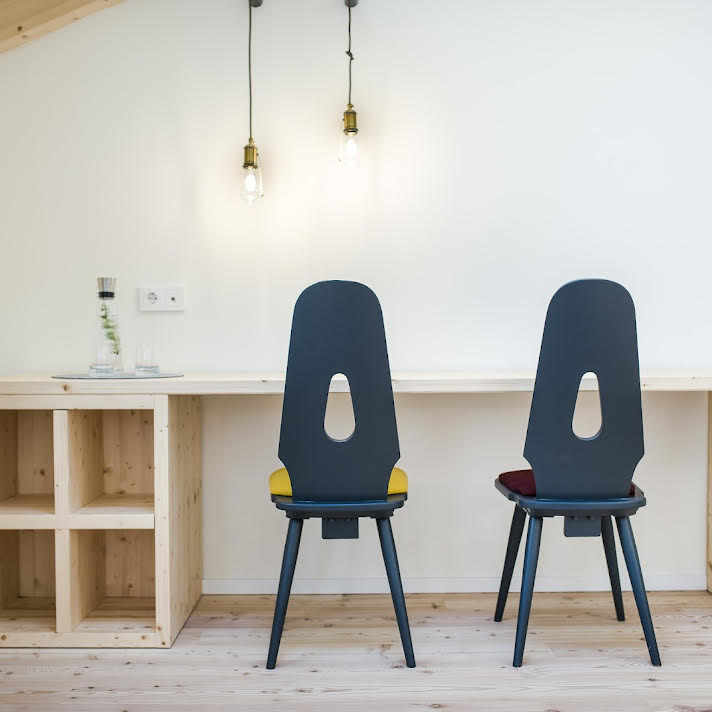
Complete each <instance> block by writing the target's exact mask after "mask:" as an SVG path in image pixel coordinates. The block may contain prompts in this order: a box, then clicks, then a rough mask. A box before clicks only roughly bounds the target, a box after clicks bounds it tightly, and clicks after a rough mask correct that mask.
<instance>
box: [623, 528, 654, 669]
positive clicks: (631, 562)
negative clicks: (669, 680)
mask: <svg viewBox="0 0 712 712" xmlns="http://www.w3.org/2000/svg"><path fill="white" fill-rule="evenodd" d="M616 523H617V524H618V536H620V538H621V547H622V549H623V556H625V563H626V566H627V567H628V576H629V577H630V583H631V586H632V587H633V595H634V596H635V604H636V605H637V606H638V615H639V616H640V622H641V623H642V624H643V633H645V642H646V643H647V645H648V652H649V653H650V662H651V663H652V664H653V665H656V666H660V665H661V662H660V653H659V652H658V642H657V640H656V639H655V629H654V628H653V619H652V616H651V615H650V606H649V605H648V595H647V594H646V592H645V583H643V572H642V570H641V568H640V559H639V558H638V549H637V548H636V546H635V539H634V537H633V527H632V526H631V524H630V518H629V517H616Z"/></svg>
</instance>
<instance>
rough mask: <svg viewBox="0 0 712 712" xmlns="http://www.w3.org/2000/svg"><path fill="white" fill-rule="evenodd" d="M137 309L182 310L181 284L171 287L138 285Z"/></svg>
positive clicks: (183, 302)
mask: <svg viewBox="0 0 712 712" xmlns="http://www.w3.org/2000/svg"><path fill="white" fill-rule="evenodd" d="M138 309H139V311H183V310H184V309H185V290H184V288H183V285H182V284H179V285H174V286H172V287H140V288H139V290H138Z"/></svg>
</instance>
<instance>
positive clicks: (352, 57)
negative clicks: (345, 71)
mask: <svg viewBox="0 0 712 712" xmlns="http://www.w3.org/2000/svg"><path fill="white" fill-rule="evenodd" d="M348 7H349V48H348V49H347V50H346V54H347V55H348V57H349V102H348V103H349V104H351V63H352V62H353V61H354V55H353V52H352V51H351V5H349V6H348Z"/></svg>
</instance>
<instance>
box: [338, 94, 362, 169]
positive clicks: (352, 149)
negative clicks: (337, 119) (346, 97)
mask: <svg viewBox="0 0 712 712" xmlns="http://www.w3.org/2000/svg"><path fill="white" fill-rule="evenodd" d="M357 137H358V125H357V123H356V112H355V111H354V107H353V104H351V102H349V103H348V104H347V106H346V111H344V127H343V129H342V131H341V144H340V146H339V161H341V163H343V164H344V165H345V166H353V165H354V164H355V163H356V158H357V157H358V138H357Z"/></svg>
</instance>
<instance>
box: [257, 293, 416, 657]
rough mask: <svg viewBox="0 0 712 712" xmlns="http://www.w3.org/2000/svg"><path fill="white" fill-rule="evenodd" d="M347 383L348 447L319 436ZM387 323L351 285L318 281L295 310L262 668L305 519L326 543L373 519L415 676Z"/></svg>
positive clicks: (274, 478)
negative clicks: (397, 528)
mask: <svg viewBox="0 0 712 712" xmlns="http://www.w3.org/2000/svg"><path fill="white" fill-rule="evenodd" d="M338 373H341V374H344V375H345V376H346V377H347V379H348V381H349V386H350V390H351V400H352V404H353V411H354V424H355V427H354V432H353V433H352V434H351V436H350V437H348V438H346V439H345V440H335V439H333V438H331V437H330V436H329V435H328V434H327V433H326V430H325V428H324V417H325V413H326V405H327V398H328V395H329V385H330V383H331V379H332V377H333V376H334V375H336V374H338ZM399 457H400V450H399V447H398V430H397V428H396V414H395V408H394V406H393V390H392V386H391V374H390V368H389V365H388V351H387V349H386V334H385V330H384V327H383V315H382V314H381V306H380V304H379V303H378V299H377V297H376V295H375V294H374V293H373V292H372V291H371V290H370V289H369V288H368V287H366V286H364V285H363V284H359V283H357V282H342V281H331V282H319V283H317V284H314V285H312V286H311V287H308V288H307V289H305V290H304V292H302V294H301V296H300V297H299V299H298V300H297V303H296V306H295V307H294V317H293V320H292V336H291V340H290V344H289V360H288V363H287V380H286V383H285V388H284V403H283V406H282V429H281V432H280V438H279V459H280V460H281V461H282V462H283V463H284V465H285V467H284V468H282V469H281V470H277V471H276V472H274V473H272V475H271V477H270V493H271V495H272V501H273V502H274V503H275V505H276V506H277V508H278V509H281V510H283V511H284V512H285V513H286V515H287V517H288V519H289V526H288V530H287V541H286V544H285V547H284V557H283V560H282V571H281V574H280V579H279V589H278V592H277V601H276V604H275V611H274V621H273V623H272V636H271V639H270V645H269V654H268V656H267V668H268V669H272V668H274V666H275V664H276V662H277V654H278V652H279V643H280V640H281V637H282V628H283V627H284V619H285V616H286V613H287V605H288V603H289V593H290V590H291V587H292V579H293V577H294V569H295V566H296V563H297V554H298V552H299V540H300V538H301V533H302V526H303V523H304V520H305V519H309V518H312V517H314V518H317V519H321V522H322V537H323V538H324V539H356V538H358V531H359V530H358V524H359V518H361V517H371V518H373V519H375V520H376V525H377V527H378V535H379V538H380V541H381V550H382V553H383V560H384V562H385V566H386V573H387V575H388V583H389V585H390V589H391V596H392V598H393V605H394V608H395V612H396V618H397V620H398V628H399V629H400V636H401V641H402V643H403V650H404V652H405V658H406V662H407V664H408V667H415V657H414V656H413V644H412V642H411V637H410V628H409V625H408V614H407V611H406V605H405V597H404V595H403V586H402V584H401V577H400V571H399V568H398V558H397V555H396V547H395V542H394V541H393V532H392V529H391V521H390V517H391V516H392V515H393V512H394V510H395V509H398V508H400V507H402V506H403V504H404V503H405V501H406V499H407V496H408V495H407V490H408V482H407V477H406V475H405V473H404V472H403V471H402V470H400V469H398V468H397V467H395V464H396V462H397V461H398V458H399Z"/></svg>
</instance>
